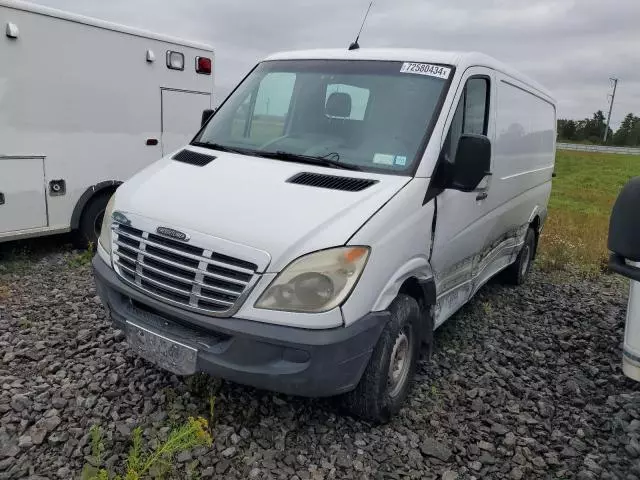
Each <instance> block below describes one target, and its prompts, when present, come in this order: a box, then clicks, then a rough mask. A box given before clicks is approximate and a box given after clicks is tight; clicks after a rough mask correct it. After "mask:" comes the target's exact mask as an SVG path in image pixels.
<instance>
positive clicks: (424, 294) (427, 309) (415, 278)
mask: <svg viewBox="0 0 640 480" xmlns="http://www.w3.org/2000/svg"><path fill="white" fill-rule="evenodd" d="M398 294H405V295H408V296H410V297H412V298H414V299H415V300H416V301H417V302H418V305H419V306H420V310H421V312H422V320H423V326H424V328H422V332H421V336H422V339H423V341H424V342H425V343H428V344H431V343H432V339H433V307H435V305H436V300H437V298H436V284H435V280H434V278H433V274H432V271H431V266H430V265H429V263H428V262H427V260H426V259H424V258H414V259H412V260H410V261H409V262H408V263H406V264H405V265H404V266H403V267H402V268H400V269H398V270H397V271H396V272H395V273H394V275H393V276H392V277H391V279H390V280H389V281H388V282H387V284H386V285H385V287H384V289H383V290H382V293H381V294H380V295H379V296H378V299H377V300H376V303H375V305H374V308H373V310H374V311H380V310H386V309H387V308H388V307H389V305H390V304H391V302H393V300H394V299H395V298H396V297H397V296H398Z"/></svg>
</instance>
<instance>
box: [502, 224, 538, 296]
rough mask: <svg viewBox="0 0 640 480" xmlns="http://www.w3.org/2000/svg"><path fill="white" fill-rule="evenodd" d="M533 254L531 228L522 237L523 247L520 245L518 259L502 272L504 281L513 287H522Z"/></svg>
mask: <svg viewBox="0 0 640 480" xmlns="http://www.w3.org/2000/svg"><path fill="white" fill-rule="evenodd" d="M535 252H536V234H535V232H534V231H533V228H529V230H527V234H526V235H525V237H524V245H522V249H521V250H520V253H519V254H518V258H516V261H515V262H513V263H512V264H511V265H510V266H509V267H508V268H507V269H506V270H505V271H504V279H505V280H506V281H507V282H508V283H511V284H513V285H522V284H523V283H524V282H526V281H527V276H528V274H529V272H530V271H531V266H532V265H533V259H534V257H535Z"/></svg>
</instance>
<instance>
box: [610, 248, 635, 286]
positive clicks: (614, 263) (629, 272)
mask: <svg viewBox="0 0 640 480" xmlns="http://www.w3.org/2000/svg"><path fill="white" fill-rule="evenodd" d="M609 269H610V270H611V271H613V272H615V273H619V274H620V275H622V276H624V277H627V278H630V279H631V280H635V281H636V282H640V268H639V267H634V266H633V265H629V264H627V262H626V261H625V259H624V258H623V257H621V256H620V255H617V254H615V253H612V254H611V256H610V257H609Z"/></svg>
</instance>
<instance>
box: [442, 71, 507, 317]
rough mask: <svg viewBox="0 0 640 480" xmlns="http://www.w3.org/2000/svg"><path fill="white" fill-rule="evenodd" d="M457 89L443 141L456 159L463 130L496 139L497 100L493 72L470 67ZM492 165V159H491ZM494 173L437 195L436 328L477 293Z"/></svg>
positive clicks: (445, 149)
mask: <svg viewBox="0 0 640 480" xmlns="http://www.w3.org/2000/svg"><path fill="white" fill-rule="evenodd" d="M460 85H461V86H460V87H459V89H458V92H457V93H456V94H457V99H456V102H454V105H457V106H456V108H455V110H454V111H452V112H450V113H449V118H450V120H449V121H450V126H449V130H448V133H447V135H446V137H445V139H444V141H443V146H442V148H443V153H446V154H447V155H448V156H449V158H450V160H451V161H452V162H453V161H454V160H455V154H456V149H457V145H458V140H459V139H460V136H461V135H462V134H463V133H474V134H480V135H486V136H488V137H489V139H490V140H491V141H493V139H494V137H495V131H494V123H495V122H494V121H493V119H494V117H495V115H494V109H493V104H492V98H493V97H494V95H493V94H492V92H493V89H494V86H493V73H492V71H491V70H489V69H485V68H481V67H474V68H469V69H468V70H467V71H466V72H465V75H464V77H463V80H462V82H461V83H460ZM492 163H493V161H492ZM490 197H491V177H487V178H485V180H483V181H482V182H481V183H480V186H479V187H478V189H477V191H475V192H461V191H458V190H451V189H447V190H444V191H443V192H442V193H441V194H440V195H438V197H437V198H436V202H437V220H436V227H435V236H434V240H433V253H432V256H431V265H432V268H433V271H434V276H435V280H436V291H437V292H438V300H437V303H436V318H435V322H436V326H438V325H440V324H441V323H442V322H444V321H445V320H446V319H447V318H449V317H450V316H451V315H452V314H453V313H454V312H455V311H456V310H458V309H459V308H460V307H461V306H462V305H464V304H465V303H466V302H467V300H469V298H470V296H471V295H472V294H473V292H474V288H475V284H474V280H475V279H476V278H477V275H478V271H477V269H478V261H479V258H481V257H482V255H483V250H484V249H485V247H486V246H487V242H488V240H489V239H490V237H491V233H492V231H493V229H494V228H495V225H496V218H495V216H494V215H492V209H491V207H490V202H488V201H487V200H488V199H489V198H490Z"/></svg>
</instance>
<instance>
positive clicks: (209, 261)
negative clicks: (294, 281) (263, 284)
mask: <svg viewBox="0 0 640 480" xmlns="http://www.w3.org/2000/svg"><path fill="white" fill-rule="evenodd" d="M124 236H127V237H129V238H131V236H130V235H128V234H125V235H124ZM141 243H142V244H144V245H145V246H149V245H150V246H152V247H154V248H157V249H160V250H165V251H167V252H169V253H172V254H174V255H180V256H181V257H185V258H188V259H190V260H195V261H198V262H200V261H203V262H205V263H207V264H209V265H213V266H215V267H220V268H224V269H226V270H234V271H236V272H238V273H244V274H246V275H253V274H254V273H255V271H253V270H249V269H247V268H242V267H237V266H235V265H230V264H228V263H222V262H218V261H216V260H212V259H211V258H206V257H200V256H198V255H194V254H192V253H188V252H181V251H180V250H177V249H175V248H171V247H169V246H167V245H163V244H161V243H157V242H154V241H153V240H149V239H147V238H144V237H143V239H142V241H141ZM124 245H125V246H126V243H125V244H124Z"/></svg>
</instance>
